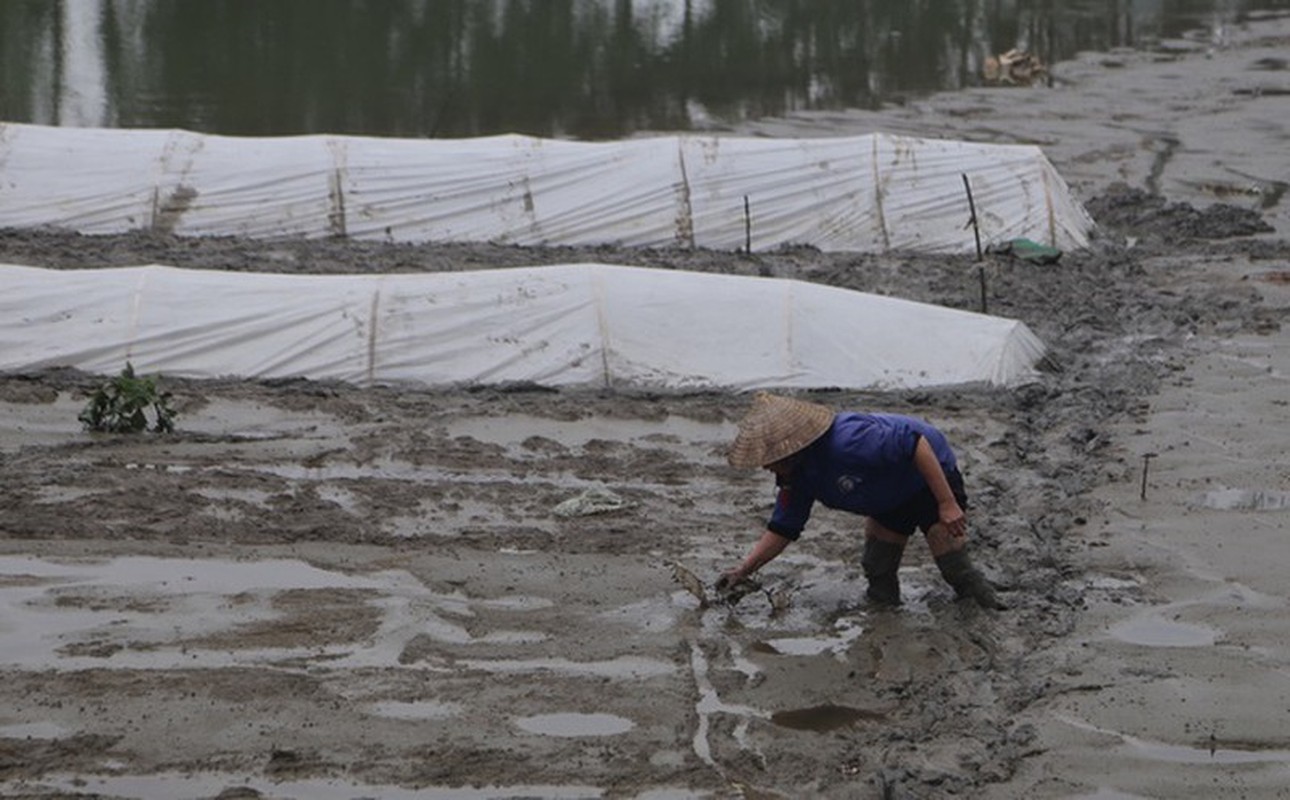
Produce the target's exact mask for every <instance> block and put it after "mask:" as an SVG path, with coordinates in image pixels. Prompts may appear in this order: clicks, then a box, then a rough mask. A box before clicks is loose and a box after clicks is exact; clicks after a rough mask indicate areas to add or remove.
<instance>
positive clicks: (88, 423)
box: [77, 361, 175, 433]
mask: <svg viewBox="0 0 1290 800" xmlns="http://www.w3.org/2000/svg"><path fill="white" fill-rule="evenodd" d="M149 412H151V415H152V419H153V423H152V428H151V430H152V431H153V432H155V433H170V432H171V431H173V430H174V429H175V410H174V409H173V408H171V406H170V393H169V392H162V391H160V390H159V389H158V388H157V379H156V378H154V377H143V378H141V377H138V376H136V375H135V374H134V366H133V365H131V364H130V362H128V361H127V362H126V363H125V369H123V370H121V374H120V375H118V376H116V377H115V378H113V379H111V380H109V381H107V382H106V383H104V384H103V385H102V386H100V387H99V388H98V389H96V390H95V392H94V394H93V395H91V396H90V402H89V403H88V404H87V405H86V406H85V410H84V411H82V412H81V413H80V416H79V417H77V419H79V420H80V421H81V423H82V424H83V425H84V426H85V429H86V430H89V431H95V432H99V433H139V432H141V431H145V430H149V428H148V415H149Z"/></svg>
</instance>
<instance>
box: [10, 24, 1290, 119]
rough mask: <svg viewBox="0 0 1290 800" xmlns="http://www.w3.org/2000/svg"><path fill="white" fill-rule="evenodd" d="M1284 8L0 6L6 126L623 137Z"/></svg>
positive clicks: (898, 90)
mask: <svg viewBox="0 0 1290 800" xmlns="http://www.w3.org/2000/svg"><path fill="white" fill-rule="evenodd" d="M1268 10H1276V11H1286V10H1290V0H1261V1H1260V0H1083V1H1082V2H1081V1H1079V0H1076V1H1075V2H1058V1H1057V0H1030V1H1029V2H1027V1H1026V0H868V1H866V0H851V1H850V2H841V0H272V1H269V0H262V1H256V0H0V121H14V122H35V123H41V124H55V125H89V126H107V127H177V128H187V129H190V130H197V131H204V132H208V133H224V134H254V135H270V134H296V133H321V132H328V133H348V134H374V135H391V136H438V137H448V136H477V135H484V134H491V133H503V132H520V133H529V134H535V135H543V136H568V137H577V138H611V137H620V136H625V135H628V134H630V133H632V132H633V131H636V130H642V129H648V130H686V129H694V128H703V127H709V126H721V125H727V124H732V123H737V122H739V121H741V120H746V119H752V118H758V117H763V116H770V115H777V114H782V113H784V112H787V111H792V110H798V109H832V108H840V107H864V108H873V107H877V106H879V105H881V104H883V103H885V102H899V101H901V100H902V99H904V98H907V97H910V96H912V95H916V94H919V93H926V92H930V91H934V90H938V89H955V88H961V87H964V86H970V85H973V84H976V83H979V81H980V77H979V76H980V74H981V65H982V62H983V59H984V58H985V57H986V56H988V55H990V54H993V53H998V52H1002V51H1005V50H1008V49H1010V48H1013V47H1019V48H1022V49H1026V50H1029V51H1031V52H1034V53H1036V54H1038V55H1039V56H1041V57H1042V58H1043V60H1044V61H1046V62H1048V63H1053V62H1055V61H1059V60H1061V59H1064V58H1068V57H1070V56H1072V55H1073V54H1075V53H1076V52H1078V51H1081V50H1105V49H1108V48H1111V47H1117V46H1140V45H1143V44H1146V43H1149V42H1150V41H1152V40H1154V39H1158V38H1172V37H1177V36H1180V35H1184V34H1187V33H1191V35H1193V36H1198V37H1200V38H1202V39H1207V38H1210V37H1213V38H1216V39H1221V37H1222V35H1223V31H1224V30H1225V29H1227V28H1228V27H1229V26H1231V25H1234V24H1239V23H1240V22H1241V21H1242V20H1243V19H1244V18H1246V16H1247V15H1249V14H1251V13H1259V12H1263V11H1268Z"/></svg>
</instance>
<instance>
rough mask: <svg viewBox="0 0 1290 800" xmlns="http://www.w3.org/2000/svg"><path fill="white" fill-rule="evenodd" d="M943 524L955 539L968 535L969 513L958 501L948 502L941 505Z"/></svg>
mask: <svg viewBox="0 0 1290 800" xmlns="http://www.w3.org/2000/svg"><path fill="white" fill-rule="evenodd" d="M940 517H941V524H942V525H944V526H945V531H946V533H948V534H949V535H950V536H952V537H953V538H955V539H962V538H963V537H964V536H967V515H966V514H964V513H963V509H962V508H960V507H959V504H958V503H946V504H945V505H942V506H941V507H940Z"/></svg>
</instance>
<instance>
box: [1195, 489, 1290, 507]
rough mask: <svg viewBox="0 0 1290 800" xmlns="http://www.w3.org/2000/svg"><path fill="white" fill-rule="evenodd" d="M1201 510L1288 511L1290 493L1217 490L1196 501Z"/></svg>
mask: <svg viewBox="0 0 1290 800" xmlns="http://www.w3.org/2000/svg"><path fill="white" fill-rule="evenodd" d="M1196 505H1198V506H1199V507H1201V508H1208V509H1213V510H1215V511H1287V510H1290V492H1281V491H1275V490H1271V489H1215V490H1213V491H1208V492H1205V493H1204V494H1202V495H1200V497H1199V498H1197V500H1196Z"/></svg>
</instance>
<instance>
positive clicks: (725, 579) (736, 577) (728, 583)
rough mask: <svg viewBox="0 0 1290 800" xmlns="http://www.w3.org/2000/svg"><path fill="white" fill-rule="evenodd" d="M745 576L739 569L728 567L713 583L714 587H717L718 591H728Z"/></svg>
mask: <svg viewBox="0 0 1290 800" xmlns="http://www.w3.org/2000/svg"><path fill="white" fill-rule="evenodd" d="M743 578H744V576H743V573H741V572H740V571H739V570H738V569H728V570H726V571H725V572H723V573H721V577H720V578H717V582H716V583H715V584H713V587H712V588H714V589H716V590H717V592H728V591H730V590H731V589H733V588H734V587H735V584H737V583H739V581H741V580H743Z"/></svg>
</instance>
